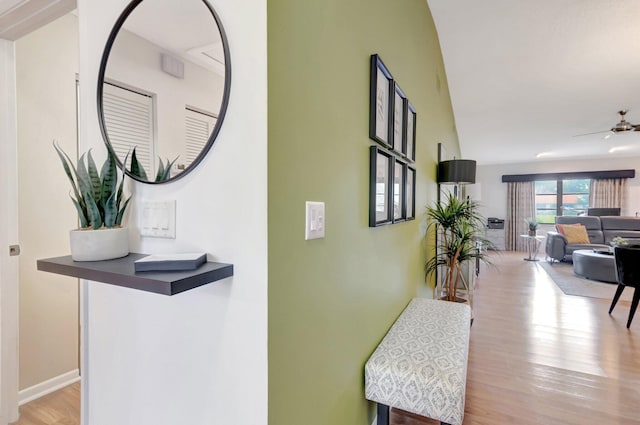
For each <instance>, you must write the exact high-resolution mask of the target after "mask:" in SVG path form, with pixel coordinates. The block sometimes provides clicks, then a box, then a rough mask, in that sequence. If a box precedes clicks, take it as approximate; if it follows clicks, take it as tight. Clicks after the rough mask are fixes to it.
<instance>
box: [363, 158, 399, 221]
mask: <svg viewBox="0 0 640 425" xmlns="http://www.w3.org/2000/svg"><path fill="white" fill-rule="evenodd" d="M369 158H370V161H369V162H370V167H369V227H377V226H382V225H385V224H389V223H392V222H393V209H392V207H391V206H392V205H393V198H392V197H393V194H392V176H393V165H394V156H393V154H392V153H391V152H388V151H386V150H384V149H381V148H379V147H378V146H370V147H369Z"/></svg>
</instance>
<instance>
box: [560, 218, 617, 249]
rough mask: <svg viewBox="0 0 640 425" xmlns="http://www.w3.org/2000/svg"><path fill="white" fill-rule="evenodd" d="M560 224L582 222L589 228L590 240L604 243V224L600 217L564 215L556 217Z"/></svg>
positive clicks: (594, 242) (593, 242)
mask: <svg viewBox="0 0 640 425" xmlns="http://www.w3.org/2000/svg"><path fill="white" fill-rule="evenodd" d="M558 224H582V225H583V226H584V227H586V228H587V234H588V235H589V241H590V242H591V243H592V244H604V243H605V242H604V233H602V226H601V223H600V217H591V216H585V215H582V216H574V215H573V216H572V215H563V216H557V217H556V225H558Z"/></svg>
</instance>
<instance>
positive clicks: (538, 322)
mask: <svg viewBox="0 0 640 425" xmlns="http://www.w3.org/2000/svg"><path fill="white" fill-rule="evenodd" d="M494 263H495V264H497V265H499V268H498V269H486V268H483V270H482V271H481V274H480V276H479V279H478V282H477V284H476V292H475V304H474V315H475V320H474V323H473V327H472V328H471V339H470V347H469V368H468V372H467V396H466V405H465V418H464V425H503V424H517V425H572V424H575V425H591V424H594V425H595V424H598V425H600V424H616V425H626V424H629V425H631V424H636V425H638V424H640V313H638V314H636V318H635V321H634V322H633V323H632V324H631V328H630V329H626V322H627V316H628V314H629V307H630V303H629V302H624V303H621V302H619V303H618V305H617V306H616V308H615V310H614V311H613V314H612V315H611V316H609V315H608V314H607V312H608V310H609V305H610V303H611V300H610V299H609V300H603V299H597V298H586V297H576V296H570V295H564V294H563V293H562V292H561V291H560V290H559V289H558V288H557V287H556V285H555V284H554V283H553V281H551V280H550V279H549V278H548V276H547V275H546V273H545V272H544V271H543V270H542V268H541V267H540V266H539V265H538V264H537V263H534V262H528V261H523V254H522V253H502V254H501V255H500V258H499V259H496V260H495V261H494ZM626 291H631V289H626ZM614 292H615V286H614V285H612V289H611V296H612V297H613V293H614ZM391 421H392V424H394V425H424V424H437V423H438V422H436V421H433V420H425V419H422V418H419V417H417V416H415V415H410V414H406V413H404V412H393V411H392V418H391Z"/></svg>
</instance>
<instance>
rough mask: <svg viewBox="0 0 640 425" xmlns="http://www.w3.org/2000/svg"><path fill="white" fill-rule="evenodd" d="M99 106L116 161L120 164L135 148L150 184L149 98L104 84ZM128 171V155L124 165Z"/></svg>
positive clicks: (151, 167) (150, 107)
mask: <svg viewBox="0 0 640 425" xmlns="http://www.w3.org/2000/svg"><path fill="white" fill-rule="evenodd" d="M102 99H103V100H102V104H103V111H104V120H105V123H106V127H107V131H108V135H109V141H110V142H111V146H112V147H113V150H114V151H115V152H116V154H117V155H118V158H120V159H121V160H123V159H124V158H125V157H126V156H127V153H128V152H129V151H130V150H133V147H134V146H135V147H136V157H137V158H138V162H139V163H140V164H141V165H142V166H143V167H144V170H145V172H146V173H147V177H149V179H151V180H153V178H154V177H155V171H154V167H153V166H152V165H151V162H152V161H151V158H153V139H154V134H153V133H154V130H153V98H152V97H151V96H149V95H146V94H143V93H138V92H135V91H133V90H129V89H125V88H122V87H119V86H117V85H114V84H110V83H106V84H105V85H104V89H103V96H102ZM127 162H128V163H127V168H129V169H130V164H131V155H129V160H128V161H127Z"/></svg>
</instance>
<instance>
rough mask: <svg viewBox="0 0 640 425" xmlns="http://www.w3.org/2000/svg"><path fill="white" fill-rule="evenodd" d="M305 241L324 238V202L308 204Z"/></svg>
mask: <svg viewBox="0 0 640 425" xmlns="http://www.w3.org/2000/svg"><path fill="white" fill-rule="evenodd" d="M305 217H306V219H305V223H306V224H305V231H304V240H306V241H308V240H309V239H320V238H324V227H325V221H324V202H310V201H307V202H306V213H305Z"/></svg>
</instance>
